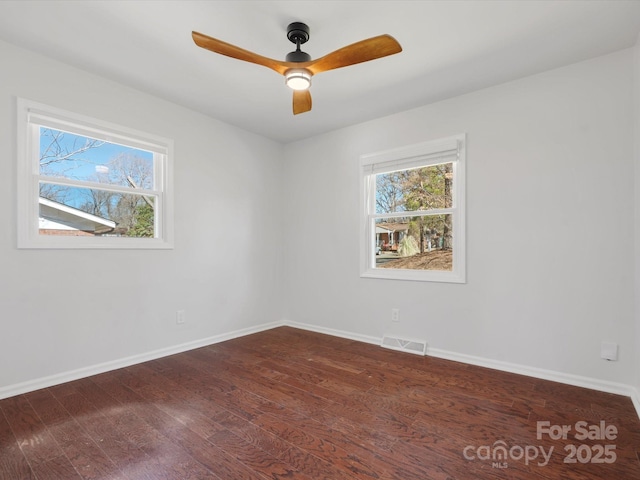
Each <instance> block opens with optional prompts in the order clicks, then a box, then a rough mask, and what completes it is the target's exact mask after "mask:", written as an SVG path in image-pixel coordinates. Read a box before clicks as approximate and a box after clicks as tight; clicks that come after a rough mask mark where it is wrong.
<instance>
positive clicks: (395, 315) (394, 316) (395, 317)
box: [391, 308, 400, 322]
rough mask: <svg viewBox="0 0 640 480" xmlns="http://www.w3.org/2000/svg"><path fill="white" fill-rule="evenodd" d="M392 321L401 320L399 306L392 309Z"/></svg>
mask: <svg viewBox="0 0 640 480" xmlns="http://www.w3.org/2000/svg"><path fill="white" fill-rule="evenodd" d="M391 321H392V322H399V321H400V309H399V308H392V309H391Z"/></svg>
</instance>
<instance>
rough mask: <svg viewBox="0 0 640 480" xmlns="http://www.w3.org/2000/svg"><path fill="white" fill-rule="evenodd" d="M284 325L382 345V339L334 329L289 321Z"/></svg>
mask: <svg viewBox="0 0 640 480" xmlns="http://www.w3.org/2000/svg"><path fill="white" fill-rule="evenodd" d="M282 324H283V325H285V326H287V327H292V328H299V329H300V330H308V331H310V332H316V333H324V334H325V335H331V336H332V337H340V338H348V339H349V340H356V341H358V342H364V343H371V344H373V345H380V342H381V341H382V339H381V338H377V337H371V336H369V335H362V334H358V333H353V332H346V331H343V330H335V329H333V328H325V327H318V326H317V325H311V324H309V323H298V322H291V321H289V320H283V323H282Z"/></svg>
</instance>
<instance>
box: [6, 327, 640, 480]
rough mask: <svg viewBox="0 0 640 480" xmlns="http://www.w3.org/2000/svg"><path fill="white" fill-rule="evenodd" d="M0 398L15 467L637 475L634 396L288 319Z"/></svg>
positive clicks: (142, 474) (26, 472)
mask: <svg viewBox="0 0 640 480" xmlns="http://www.w3.org/2000/svg"><path fill="white" fill-rule="evenodd" d="M0 411H1V413H0V478H1V479H2V480H20V479H31V478H37V479H43V480H44V479H124V480H137V479H179V480H185V479H209V478H211V479H230V480H241V479H256V480H258V479H261V480H263V479H267V478H272V479H277V478H295V479H313V480H317V479H331V480H337V479H402V480H411V479H420V480H429V479H488V478H499V479H509V480H513V479H515V480H518V479H583V480H588V479H640V461H639V457H638V452H639V451H640V423H639V421H638V417H637V416H636V413H635V411H634V409H633V406H632V403H631V401H630V400H629V399H628V398H626V397H622V396H617V395H611V394H606V393H601V392H596V391H592V390H586V389H582V388H577V387H571V386H566V385H561V384H557V383H553V382H548V381H542V380H536V379H533V378H529V377H523V376H518V375H513V374H508V373H503V372H499V371H495V370H488V369H483V368H479V367H473V366H469V365H464V364H460V363H455V362H450V361H445V360H440V359H435V358H430V357H419V356H415V355H411V354H406V353H398V352H394V351H390V350H386V349H382V348H379V347H376V346H372V345H367V344H363V343H359V342H354V341H350V340H345V339H340V338H335V337H330V336H326V335H320V334H316V333H310V332H306V331H301V330H296V329H292V328H285V327H283V328H277V329H274V330H270V331H267V332H263V333H258V334H255V335H250V336H247V337H243V338H240V339H236V340H231V341H228V342H224V343H220V344H216V345H212V346H210V347H206V348H201V349H198V350H193V351H190V352H187V353H183V354H180V355H174V356H171V357H167V358H163V359H160V360H155V361H152V362H148V363H144V364H141V365H136V366H133V367H129V368H125V369H122V370H116V371H113V372H110V373H105V374H102V375H97V376H94V377H91V378H87V379H84V380H78V381H75V382H71V383H67V384H64V385H60V386H56V387H52V388H47V389H43V390H39V391H36V392H32V393H29V394H26V395H19V396H17V397H13V398H9V399H5V400H1V401H0ZM537 422H548V425H549V427H550V428H551V431H552V432H555V430H554V428H553V427H554V426H556V425H557V426H562V425H568V426H569V427H570V428H571V430H570V431H569V432H567V439H562V438H559V439H557V440H552V439H551V438H550V437H549V435H548V434H547V433H546V431H545V432H541V433H542V435H540V436H541V438H537V437H538V435H537V433H538V432H537V425H538V423H537ZM578 422H586V423H585V424H584V427H585V428H584V430H588V431H589V430H590V431H591V432H592V435H593V436H596V435H598V436H599V437H598V438H597V439H591V440H590V439H586V440H581V439H576V434H579V433H580V431H581V430H583V429H582V428H581V426H582V425H583V424H579V423H578ZM602 422H604V424H603V423H602ZM577 423H578V426H577V430H576V424H577ZM603 425H604V427H605V428H604V430H607V429H608V432H602V433H603V434H604V433H607V434H608V435H609V439H607V438H601V437H602V435H600V432H598V431H596V429H598V430H599V429H600V427H601V426H603ZM559 428H561V427H559ZM613 428H615V429H616V430H617V434H614V433H613V431H612V429H613ZM614 435H615V438H613V436H614ZM606 445H611V447H605V446H606ZM500 447H505V449H506V455H503V457H500V456H499V455H498V454H500V453H504V450H501V449H500ZM552 447H553V450H552V451H551V453H549V452H550V449H551V448H552ZM540 448H543V449H544V453H545V455H546V456H547V458H548V459H549V460H548V462H546V460H545V458H543V454H542V451H541V450H540ZM534 453H535V455H537V457H536V458H534ZM494 455H495V456H496V458H495V459H494V458H492V457H493V456H494ZM487 457H488V458H487ZM614 459H615V461H614ZM566 460H569V461H571V460H575V463H565V462H566ZM607 462H609V463H607Z"/></svg>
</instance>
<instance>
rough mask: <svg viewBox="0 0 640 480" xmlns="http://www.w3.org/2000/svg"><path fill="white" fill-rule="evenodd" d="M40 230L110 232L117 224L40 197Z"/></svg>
mask: <svg viewBox="0 0 640 480" xmlns="http://www.w3.org/2000/svg"><path fill="white" fill-rule="evenodd" d="M39 202H40V219H39V220H40V222H39V223H40V225H39V227H40V229H49V230H83V231H90V232H98V231H101V230H102V231H110V230H112V229H114V228H115V227H116V222H114V221H111V220H108V219H106V218H103V217H99V216H97V215H92V214H90V213H87V212H83V211H82V210H78V209H77V208H73V207H69V206H68V205H64V204H62V203H58V202H54V201H53V200H49V199H48V198H43V197H40V200H39Z"/></svg>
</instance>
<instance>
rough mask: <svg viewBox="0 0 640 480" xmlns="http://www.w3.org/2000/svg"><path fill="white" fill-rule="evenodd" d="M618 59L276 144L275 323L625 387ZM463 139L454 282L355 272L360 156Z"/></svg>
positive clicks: (628, 270)
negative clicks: (279, 237)
mask: <svg viewBox="0 0 640 480" xmlns="http://www.w3.org/2000/svg"><path fill="white" fill-rule="evenodd" d="M632 53H633V52H632V51H631V50H625V51H621V52H618V53H615V54H612V55H608V56H605V57H601V58H597V59H594V60H590V61H586V62H582V63H579V64H575V65H570V66H567V67H565V68H561V69H557V70H553V71H549V72H546V73H543V74H540V75H536V76H532V77H528V78H524V79H521V80H518V81H514V82H511V83H507V84H503V85H500V86H496V87H493V88H489V89H486V90H482V91H478V92H475V93H472V94H468V95H465V96H461V97H457V98H454V99H451V100H447V101H443V102H440V103H437V104H433V105H429V106H425V107H422V108H417V109H414V110H411V111H407V112H404V113H400V114H397V115H393V116H390V117H386V118H381V119H378V120H375V121H371V122H368V123H365V124H361V125H357V126H353V127H350V128H345V129H342V130H339V131H335V132H332V133H329V134H326V135H324V136H320V137H316V138H312V139H309V140H306V141H301V142H298V143H294V144H290V145H288V146H286V147H285V160H286V164H285V174H284V175H285V195H286V196H285V203H286V205H287V212H286V219H287V223H286V239H285V245H286V256H285V276H284V278H285V298H287V302H286V306H285V317H286V318H287V319H288V320H289V321H291V322H300V323H303V324H310V325H313V326H314V328H321V329H327V330H328V331H343V332H347V333H349V334H352V335H354V336H368V337H373V338H380V337H381V336H382V335H383V334H384V333H385V332H388V331H391V330H392V329H393V330H394V333H397V334H404V335H407V336H411V337H417V338H423V339H426V340H427V342H428V344H429V347H430V348H432V349H437V350H440V351H445V352H453V353H456V354H463V355H470V356H473V357H476V358H480V359H487V360H493V361H500V362H507V363H510V364H516V365H524V366H527V367H529V368H537V369H544V370H547V371H553V372H561V373H563V374H567V375H576V376H584V377H589V378H594V379H601V380H603V381H608V382H622V383H624V384H627V385H630V384H632V383H633V382H634V381H635V378H634V375H635V369H634V362H635V360H634V348H635V344H634V331H635V326H634V288H633V281H634V262H633V256H634V208H633V200H634V177H633V174H634V162H633V128H632V125H633V106H632V74H633V68H632V64H633V62H632ZM465 132H466V133H467V135H468V136H467V140H468V143H467V182H468V184H467V233H468V236H467V265H468V270H467V278H468V282H467V284H465V285H455V284H438V283H420V282H403V281H395V280H378V279H362V278H359V265H358V259H359V248H360V245H359V243H358V239H359V238H360V237H359V231H358V225H359V223H358V206H359V198H358V182H359V171H358V157H359V155H361V154H365V153H371V152H376V151H380V150H386V149H390V148H395V147H400V146H403V145H406V144H412V143H417V142H422V141H425V140H431V139H438V138H441V137H445V136H449V135H453V134H458V133H465ZM394 307H396V308H399V309H400V323H399V324H397V326H396V327H395V328H394V327H392V324H391V322H390V317H391V309H392V308H394ZM602 340H609V341H614V342H617V343H619V345H620V350H619V352H620V359H619V361H618V362H606V361H604V360H601V359H600V342H601V341H602Z"/></svg>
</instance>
